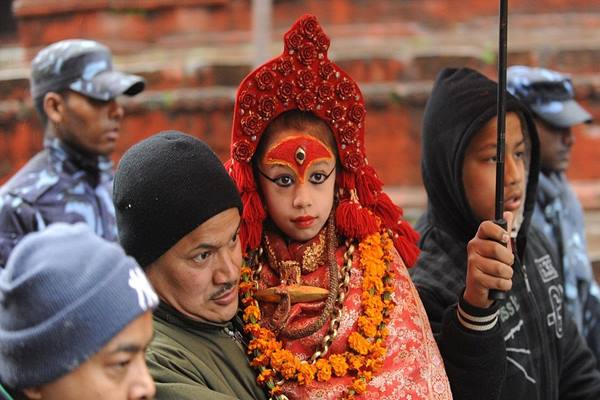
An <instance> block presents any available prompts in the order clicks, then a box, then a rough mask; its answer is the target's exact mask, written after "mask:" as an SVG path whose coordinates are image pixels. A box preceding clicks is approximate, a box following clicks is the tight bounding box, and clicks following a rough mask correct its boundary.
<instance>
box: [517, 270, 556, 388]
mask: <svg viewBox="0 0 600 400" xmlns="http://www.w3.org/2000/svg"><path fill="white" fill-rule="evenodd" d="M519 264H520V266H521V268H520V270H521V271H522V272H523V279H524V280H525V286H526V287H527V292H528V293H527V294H528V296H527V297H528V299H529V303H530V306H531V312H532V313H533V314H534V316H533V317H534V320H535V322H534V323H535V327H536V331H537V338H536V339H538V340H539V341H540V342H541V344H542V346H541V348H542V349H548V348H550V345H552V343H551V342H550V341H549V340H548V338H547V337H546V335H547V332H546V327H545V325H544V321H545V319H544V317H545V316H543V315H542V313H541V310H540V308H539V306H538V302H537V299H536V297H535V293H534V292H533V291H532V290H531V286H530V284H529V279H528V277H527V267H526V265H525V263H521V262H520V260H519ZM540 280H541V277H540ZM530 339H532V338H530ZM532 361H533V360H532ZM534 365H535V364H534ZM540 366H541V368H542V370H543V371H544V375H545V376H544V377H543V378H544V381H549V380H550V379H551V378H550V377H551V374H550V363H549V362H548V361H547V360H546V352H545V351H541V352H540ZM540 372H541V371H540ZM541 378H542V376H539V377H538V379H541ZM542 390H544V388H542ZM546 390H548V391H549V392H550V393H552V396H549V397H544V398H548V399H550V398H552V399H553V398H555V397H554V390H553V388H552V387H551V385H550V387H548V388H546ZM550 393H545V394H546V395H549V394H550ZM540 394H541V395H543V393H540Z"/></svg>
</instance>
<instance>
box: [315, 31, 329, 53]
mask: <svg viewBox="0 0 600 400" xmlns="http://www.w3.org/2000/svg"><path fill="white" fill-rule="evenodd" d="M316 43H317V47H318V49H319V51H322V52H324V53H325V52H327V50H329V45H330V43H331V42H330V41H329V38H328V37H327V35H325V34H323V33H319V34H318V35H317V39H316Z"/></svg>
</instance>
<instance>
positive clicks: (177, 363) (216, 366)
mask: <svg viewBox="0 0 600 400" xmlns="http://www.w3.org/2000/svg"><path fill="white" fill-rule="evenodd" d="M154 332H155V336H154V340H153V341H152V343H151V344H150V347H149V348H148V350H147V352H146V360H147V362H148V368H149V370H150V374H151V375H152V377H153V378H154V381H155V382H156V399H157V400H167V399H173V400H175V399H176V400H186V399H189V400H201V399H211V400H232V399H241V400H246V399H266V396H265V394H264V392H263V391H262V389H261V388H260V387H259V386H258V384H257V383H256V375H255V373H254V370H253V369H252V367H250V365H249V363H248V359H247V358H246V352H245V345H244V344H243V340H242V338H241V335H240V334H239V333H238V334H236V335H235V336H236V337H234V336H233V332H239V331H238V330H237V329H235V328H234V325H233V323H231V322H230V323H227V324H213V323H207V322H199V321H194V320H191V319H189V318H187V317H186V316H184V315H182V314H181V313H179V312H177V311H176V310H174V309H173V308H172V307H170V306H169V305H167V304H165V303H162V302H161V304H160V305H159V307H158V309H157V310H156V311H155V313H154Z"/></svg>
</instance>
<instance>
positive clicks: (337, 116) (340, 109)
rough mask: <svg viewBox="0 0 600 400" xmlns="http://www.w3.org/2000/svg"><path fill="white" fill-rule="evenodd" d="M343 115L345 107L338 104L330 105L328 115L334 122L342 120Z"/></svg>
mask: <svg viewBox="0 0 600 400" xmlns="http://www.w3.org/2000/svg"><path fill="white" fill-rule="evenodd" d="M345 115H346V108H345V107H344V106H342V105H339V104H336V105H335V106H333V107H331V110H330V111H329V116H330V117H331V120H332V121H333V122H334V123H335V122H338V121H341V120H343V119H344V116H345Z"/></svg>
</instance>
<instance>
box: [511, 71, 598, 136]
mask: <svg viewBox="0 0 600 400" xmlns="http://www.w3.org/2000/svg"><path fill="white" fill-rule="evenodd" d="M506 79H507V80H506V89H507V90H508V91H509V92H510V93H511V94H513V95H514V96H516V97H517V98H519V99H520V100H521V101H523V102H524V103H525V104H526V105H527V106H528V107H529V108H530V109H531V111H533V113H534V114H535V115H536V116H538V117H539V118H541V119H542V120H544V121H546V122H547V123H549V124H550V125H553V126H556V127H559V128H568V127H571V126H573V125H577V124H581V123H584V122H585V123H588V122H591V120H592V116H591V115H590V113H588V112H587V111H586V110H584V109H583V107H581V106H580V105H579V104H578V103H577V102H576V101H575V100H574V97H575V94H574V91H573V83H572V82H571V79H570V78H569V77H568V76H566V75H563V74H561V73H558V72H556V71H551V70H548V69H544V68H530V67H526V66H522V65H514V66H512V67H510V68H508V69H507V71H506Z"/></svg>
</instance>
